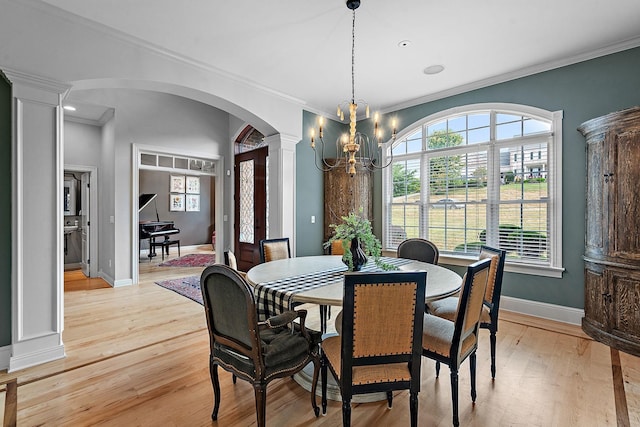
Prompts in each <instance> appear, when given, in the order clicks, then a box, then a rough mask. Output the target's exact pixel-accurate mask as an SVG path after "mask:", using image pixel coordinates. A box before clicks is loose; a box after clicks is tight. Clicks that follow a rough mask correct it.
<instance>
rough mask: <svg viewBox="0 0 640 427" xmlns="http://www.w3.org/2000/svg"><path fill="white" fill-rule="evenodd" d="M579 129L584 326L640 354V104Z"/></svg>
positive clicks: (616, 345)
mask: <svg viewBox="0 0 640 427" xmlns="http://www.w3.org/2000/svg"><path fill="white" fill-rule="evenodd" d="M578 130H579V131H580V132H582V134H583V135H584V136H585V137H586V142H587V148H586V154H587V156H586V157H587V175H586V185H587V191H586V235H585V254H584V260H585V301H584V313H585V317H584V318H583V319H582V329H583V330H584V331H585V332H586V333H587V334H588V335H590V336H591V337H592V338H594V339H596V340H598V341H601V342H603V343H604V344H607V345H609V346H612V347H614V348H617V349H619V350H622V351H625V352H628V353H631V354H634V355H636V356H640V107H634V108H630V109H627V110H623V111H618V112H615V113H611V114H608V115H606V116H603V117H598V118H595V119H592V120H589V121H587V122H585V123H583V124H582V125H581V126H580V127H579V128H578Z"/></svg>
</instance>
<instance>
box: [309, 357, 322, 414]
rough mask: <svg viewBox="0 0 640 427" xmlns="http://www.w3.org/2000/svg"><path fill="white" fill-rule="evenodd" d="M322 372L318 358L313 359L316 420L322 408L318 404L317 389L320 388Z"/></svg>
mask: <svg viewBox="0 0 640 427" xmlns="http://www.w3.org/2000/svg"><path fill="white" fill-rule="evenodd" d="M319 372H320V360H319V359H318V358H317V357H316V358H314V359H313V382H312V383H311V407H313V413H314V414H315V416H316V418H317V417H318V416H319V415H320V408H318V403H317V402H316V389H317V388H318V374H319Z"/></svg>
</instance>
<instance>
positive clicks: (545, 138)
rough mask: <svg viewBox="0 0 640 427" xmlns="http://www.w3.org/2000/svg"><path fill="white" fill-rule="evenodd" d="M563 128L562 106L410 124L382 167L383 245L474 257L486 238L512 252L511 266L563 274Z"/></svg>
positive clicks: (455, 114)
mask: <svg viewBox="0 0 640 427" xmlns="http://www.w3.org/2000/svg"><path fill="white" fill-rule="evenodd" d="M561 129H562V112H555V113H554V112H549V111H545V110H540V109H537V108H532V107H527V106H522V105H512V104H482V105H472V106H468V107H466V108H456V109H453V110H448V111H445V112H442V113H439V114H436V115H433V116H430V117H426V118H425V119H423V120H421V121H420V122H418V123H415V124H414V125H413V126H410V127H408V128H407V130H406V132H402V133H401V134H400V135H399V137H398V139H397V140H396V143H395V144H394V145H393V147H391V148H390V150H393V164H392V166H391V167H390V168H387V169H385V170H384V178H383V181H384V185H383V197H384V201H385V203H384V206H383V210H384V212H383V215H384V221H383V224H384V230H383V231H384V235H383V245H384V247H385V249H387V250H395V249H396V248H397V246H398V244H399V243H400V242H401V241H402V240H404V239H406V238H411V237H421V238H425V239H428V240H431V241H432V242H434V243H435V244H436V245H437V246H438V248H439V250H440V254H441V257H442V256H444V257H445V258H467V259H468V258H470V257H477V255H478V253H479V250H480V246H481V245H483V244H487V245H489V246H493V247H500V248H502V249H505V250H506V251H507V261H508V263H509V265H510V266H511V267H512V268H511V269H512V270H518V268H517V267H518V266H520V267H523V268H521V270H522V271H525V272H531V273H534V274H543V275H551V276H558V275H559V274H560V272H561V270H562V266H561V265H562V253H561V252H562V251H561V248H562V242H561V237H562V233H561V230H560V227H561V225H560V224H561V206H562V204H561V194H560V191H561V190H560V189H561V183H560V179H561V170H560V166H559V165H560V164H561V163H560V159H561V157H560V156H561V152H562V151H561V143H562V141H561V133H562V132H561ZM388 154H389V153H388ZM513 266H515V267H516V268H513ZM531 267H533V268H531Z"/></svg>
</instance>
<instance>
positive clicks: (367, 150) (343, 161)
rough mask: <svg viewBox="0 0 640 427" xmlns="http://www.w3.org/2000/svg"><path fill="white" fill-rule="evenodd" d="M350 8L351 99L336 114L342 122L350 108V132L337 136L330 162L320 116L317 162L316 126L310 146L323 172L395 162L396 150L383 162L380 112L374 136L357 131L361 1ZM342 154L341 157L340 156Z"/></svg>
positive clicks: (352, 171)
mask: <svg viewBox="0 0 640 427" xmlns="http://www.w3.org/2000/svg"><path fill="white" fill-rule="evenodd" d="M346 3H347V8H349V9H351V11H352V13H353V20H352V27H351V101H350V102H347V101H345V102H344V103H342V104H339V105H338V109H337V115H338V118H339V119H340V120H341V121H342V120H344V112H345V111H346V110H348V111H349V133H348V134H343V135H342V136H341V137H339V138H337V139H336V157H338V158H337V159H334V160H333V161H331V160H330V159H326V158H325V157H324V139H323V134H322V126H323V124H324V118H323V117H319V118H318V140H319V141H320V145H321V150H320V159H321V162H319V161H318V151H317V150H316V129H315V128H312V129H311V148H312V149H313V153H314V159H315V165H316V168H318V169H319V170H321V171H323V172H327V171H330V170H331V169H334V168H336V167H338V166H344V167H345V168H346V171H347V173H348V174H349V175H351V176H353V175H355V173H356V163H360V164H361V165H362V166H363V167H364V168H366V169H368V170H373V169H383V168H385V167H387V166H389V165H390V164H391V162H392V161H393V150H392V152H391V155H390V158H389V160H388V162H387V163H386V164H384V165H383V164H382V158H383V148H384V147H383V142H382V141H383V140H382V139H383V137H384V133H383V131H382V129H381V128H380V126H379V124H378V119H379V117H380V116H379V114H378V113H375V115H374V119H373V120H374V122H373V138H371V139H369V137H368V136H367V135H366V134H364V133H361V132H358V131H356V112H357V109H358V104H356V99H355V49H356V47H355V46H356V36H355V34H356V9H357V8H358V7H359V6H360V0H347V2H346ZM364 104H365V114H366V118H367V119H368V118H369V105H368V104H366V103H364ZM391 127H392V130H391V142H392V143H393V141H395V139H396V120H395V119H394V120H392V123H391ZM340 156H342V157H340Z"/></svg>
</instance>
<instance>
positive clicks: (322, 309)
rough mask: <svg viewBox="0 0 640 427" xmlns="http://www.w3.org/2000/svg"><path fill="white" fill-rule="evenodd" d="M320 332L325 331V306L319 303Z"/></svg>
mask: <svg viewBox="0 0 640 427" xmlns="http://www.w3.org/2000/svg"><path fill="white" fill-rule="evenodd" d="M320 332H322V333H323V334H324V333H326V332H327V306H326V305H322V304H320Z"/></svg>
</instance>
